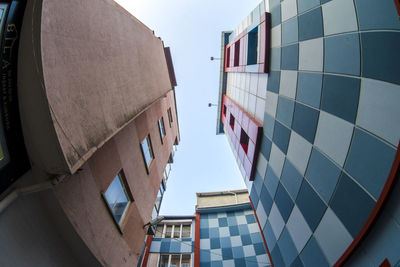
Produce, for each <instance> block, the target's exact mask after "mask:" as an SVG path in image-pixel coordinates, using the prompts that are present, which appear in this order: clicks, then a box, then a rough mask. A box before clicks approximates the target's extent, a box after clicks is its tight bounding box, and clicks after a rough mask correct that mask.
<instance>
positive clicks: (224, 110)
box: [223, 105, 226, 116]
mask: <svg viewBox="0 0 400 267" xmlns="http://www.w3.org/2000/svg"><path fill="white" fill-rule="evenodd" d="M223 112H224V116H226V106H225V105H224V109H223Z"/></svg>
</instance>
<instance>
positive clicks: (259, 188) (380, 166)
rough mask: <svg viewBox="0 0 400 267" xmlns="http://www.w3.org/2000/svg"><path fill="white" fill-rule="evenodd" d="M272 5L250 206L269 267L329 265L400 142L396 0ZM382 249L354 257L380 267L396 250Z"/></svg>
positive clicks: (292, 0)
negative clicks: (267, 70)
mask: <svg viewBox="0 0 400 267" xmlns="http://www.w3.org/2000/svg"><path fill="white" fill-rule="evenodd" d="M269 5H270V6H269V7H270V12H271V22H272V23H271V24H272V25H271V27H272V29H271V47H272V48H271V57H272V58H271V72H270V75H269V78H268V84H267V88H266V106H265V116H264V125H263V131H264V134H263V136H262V142H261V143H262V144H261V148H260V158H261V162H260V163H259V165H258V166H257V170H256V171H257V174H256V175H255V180H254V181H253V184H252V188H249V192H251V193H250V198H251V199H252V202H253V205H254V208H255V209H256V212H257V215H258V219H259V221H260V224H261V227H262V228H263V231H264V233H263V234H264V236H265V239H266V241H267V246H268V247H269V249H270V252H271V257H272V261H273V263H274V265H275V266H294V265H296V266H297V265H299V266H302V265H303V266H305V267H307V266H332V265H334V264H335V263H336V261H337V260H338V259H339V258H340V257H341V255H342V254H343V252H344V251H345V250H346V249H347V247H348V246H349V244H351V242H353V240H354V238H355V237H356V236H357V234H358V233H359V232H360V230H361V228H362V227H363V225H364V224H365V222H366V219H367V218H368V216H369V215H370V213H371V211H372V209H373V208H374V206H375V204H376V202H377V200H378V198H379V196H380V193H381V192H382V188H383V186H384V184H385V182H386V180H387V177H388V174H389V171H390V168H391V165H392V163H393V159H394V156H395V153H396V149H397V145H398V143H399V138H400V116H399V114H400V105H399V104H398V102H399V99H400V75H399V65H398V62H399V61H400V50H399V49H398V44H399V43H400V21H399V19H398V14H397V13H396V7H395V3H394V1H393V0H382V1H374V0H322V1H319V0H270V1H269ZM337 18H340V19H337ZM371 18H374V19H371ZM396 44H397V45H396ZM389 217H390V216H389ZM393 217H395V214H394V215H393ZM388 220H389V221H391V222H393V224H396V223H397V222H396V221H395V219H388ZM249 229H250V227H249ZM382 231H383V230H382ZM239 232H240V228H239ZM249 232H250V233H251V231H249ZM393 235H396V233H395V231H393ZM251 239H252V242H254V239H253V238H251ZM370 243H373V242H370ZM379 244H380V245H379V246H380V247H381V248H378V246H377V247H376V248H375V249H374V250H372V249H369V250H368V253H366V252H365V251H364V252H359V253H363V254H365V255H367V254H368V255H369V256H368V257H370V258H369V261H370V262H374V263H376V264H375V265H379V264H380V263H381V262H377V260H376V258H379V257H381V258H382V257H383V258H385V257H388V258H390V257H389V256H387V255H386V256H385V255H381V254H379V253H381V252H380V251H383V250H386V251H389V250H391V246H392V245H391V244H386V243H379ZM244 247H246V246H244ZM397 248H398V249H400V245H399V246H397ZM361 249H362V248H361ZM249 251H251V250H249ZM378 255H379V256H378ZM390 260H391V263H392V264H395V263H397V262H400V254H398V253H397V256H393V257H392V258H390Z"/></svg>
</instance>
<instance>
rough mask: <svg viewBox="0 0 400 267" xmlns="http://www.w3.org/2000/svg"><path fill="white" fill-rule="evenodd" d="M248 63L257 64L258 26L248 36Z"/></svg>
mask: <svg viewBox="0 0 400 267" xmlns="http://www.w3.org/2000/svg"><path fill="white" fill-rule="evenodd" d="M247 41H248V43H247V65H252V64H257V56H258V53H257V46H258V26H257V27H255V28H254V29H253V30H251V31H250V32H249V33H248V36H247Z"/></svg>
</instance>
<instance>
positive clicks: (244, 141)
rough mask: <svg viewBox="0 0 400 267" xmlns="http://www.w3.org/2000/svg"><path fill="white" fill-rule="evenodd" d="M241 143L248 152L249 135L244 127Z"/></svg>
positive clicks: (241, 133) (241, 132)
mask: <svg viewBox="0 0 400 267" xmlns="http://www.w3.org/2000/svg"><path fill="white" fill-rule="evenodd" d="M240 145H241V146H242V147H243V150H244V152H246V154H247V149H248V148H249V136H248V135H247V133H246V132H245V131H244V130H243V129H242V130H241V131H240Z"/></svg>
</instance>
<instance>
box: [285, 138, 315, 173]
mask: <svg viewBox="0 0 400 267" xmlns="http://www.w3.org/2000/svg"><path fill="white" fill-rule="evenodd" d="M311 148H312V145H311V144H310V143H309V142H308V141H307V140H306V139H304V138H303V137H301V136H300V135H298V134H297V133H296V132H295V131H292V133H291V135H290V141H289V147H288V152H287V157H288V159H289V160H290V162H291V163H293V165H294V166H295V167H296V168H297V170H298V171H299V172H300V173H301V174H302V175H303V176H304V173H305V171H306V168H307V164H308V160H309V158H310V153H311Z"/></svg>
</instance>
